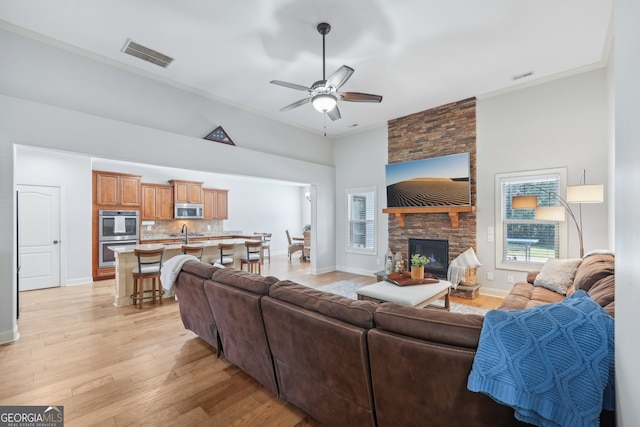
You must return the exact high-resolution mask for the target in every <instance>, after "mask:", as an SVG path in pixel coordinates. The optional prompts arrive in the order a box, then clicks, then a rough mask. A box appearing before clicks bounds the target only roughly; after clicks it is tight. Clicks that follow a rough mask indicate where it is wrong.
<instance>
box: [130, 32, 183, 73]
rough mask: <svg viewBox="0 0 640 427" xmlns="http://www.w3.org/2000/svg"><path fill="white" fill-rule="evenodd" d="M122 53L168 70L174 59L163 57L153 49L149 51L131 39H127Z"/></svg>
mask: <svg viewBox="0 0 640 427" xmlns="http://www.w3.org/2000/svg"><path fill="white" fill-rule="evenodd" d="M122 51H123V52H124V53H127V54H129V55H131V56H135V57H136V58H140V59H142V60H144V61H147V62H151V63H152V64H156V65H159V66H161V67H162V68H167V67H168V66H169V64H171V62H172V61H173V58H170V57H168V56H167V55H163V54H161V53H160V52H156V51H155V50H153V49H149V48H148V47H144V46H142V45H139V44H138V43H136V42H134V41H132V40H131V39H127V42H126V43H125V45H124V48H123V49H122Z"/></svg>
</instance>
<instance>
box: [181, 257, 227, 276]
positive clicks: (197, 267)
mask: <svg viewBox="0 0 640 427" xmlns="http://www.w3.org/2000/svg"><path fill="white" fill-rule="evenodd" d="M216 270H218V267H215V266H213V265H209V264H205V263H203V262H200V261H187V262H185V263H184V264H182V271H186V272H187V273H191V274H193V275H196V276H198V277H200V278H202V279H204V280H207V279H210V278H211V275H212V274H213V273H214V272H215V271H216Z"/></svg>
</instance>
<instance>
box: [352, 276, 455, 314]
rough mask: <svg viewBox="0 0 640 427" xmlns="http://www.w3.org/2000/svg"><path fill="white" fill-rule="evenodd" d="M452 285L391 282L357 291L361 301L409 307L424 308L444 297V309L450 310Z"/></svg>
mask: <svg viewBox="0 0 640 427" xmlns="http://www.w3.org/2000/svg"><path fill="white" fill-rule="evenodd" d="M450 291H451V283H450V282H447V281H446V280H440V282H438V283H429V284H427V285H412V286H398V285H394V284H393V283H389V282H385V281H382V282H376V283H374V284H373V285H368V286H363V287H361V288H360V289H358V290H357V291H356V293H357V294H358V299H359V300H370V301H375V302H379V303H380V302H395V303H396V304H400V305H406V306H408V307H417V308H423V307H426V306H427V305H429V304H431V303H432V302H433V301H435V300H437V299H439V298H441V297H444V308H445V309H446V310H449V307H450V302H449V293H450Z"/></svg>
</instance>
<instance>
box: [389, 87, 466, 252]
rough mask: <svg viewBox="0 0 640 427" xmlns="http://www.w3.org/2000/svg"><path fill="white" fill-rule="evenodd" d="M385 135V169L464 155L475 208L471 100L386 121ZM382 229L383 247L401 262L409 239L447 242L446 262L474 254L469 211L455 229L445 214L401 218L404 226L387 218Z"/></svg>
mask: <svg viewBox="0 0 640 427" xmlns="http://www.w3.org/2000/svg"><path fill="white" fill-rule="evenodd" d="M388 131H389V137H388V150H389V152H388V158H389V160H388V162H389V164H392V163H399V162H408V161H412V160H422V159H426V158H431V157H438V156H446V155H450V154H458V153H469V170H470V175H469V178H470V180H471V206H475V205H476V99H475V98H469V99H464V100H462V101H458V102H452V103H450V104H446V105H442V106H440V107H436V108H432V109H430V110H426V111H422V112H419V113H415V114H411V115H409V116H405V117H400V118H398V119H394V120H391V121H389V123H388ZM388 228H389V248H390V249H391V250H392V251H393V252H394V253H395V252H398V251H399V252H401V253H402V254H403V256H404V257H405V258H406V256H407V249H408V247H407V245H408V241H409V239H410V238H416V239H446V240H448V241H449V262H451V260H453V259H454V258H455V257H457V256H458V255H460V254H461V253H462V252H464V251H465V250H466V249H468V248H470V247H471V248H474V250H475V249H476V213H475V212H467V213H461V214H460V215H459V226H458V228H457V229H454V228H453V227H452V226H451V221H450V219H449V215H448V214H446V213H428V214H426V213H425V214H422V213H420V214H407V215H405V226H404V227H400V226H399V224H398V220H397V219H396V218H395V216H394V215H389V221H388Z"/></svg>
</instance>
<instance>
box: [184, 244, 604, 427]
mask: <svg viewBox="0 0 640 427" xmlns="http://www.w3.org/2000/svg"><path fill="white" fill-rule="evenodd" d="M613 273H614V269H613V256H610V255H597V256H591V257H587V258H585V259H584V260H583V262H582V264H581V265H580V267H579V268H578V272H577V274H576V278H575V282H574V283H575V286H574V287H575V289H585V290H587V292H589V293H590V295H591V297H592V298H593V299H594V300H596V301H597V302H599V303H600V304H601V305H602V306H603V307H605V309H606V310H607V311H609V312H610V313H611V314H613V309H614V302H613V285H614V277H613ZM532 277H534V276H533V275H531V278H532ZM530 281H531V282H533V279H531V280H530ZM535 288H538V287H535ZM545 291H546V290H545ZM570 291H571V290H570ZM175 292H176V294H177V295H178V297H179V304H180V313H181V316H182V319H183V322H184V325H185V327H186V328H187V329H191V330H192V331H194V332H195V333H196V334H198V335H200V336H201V337H202V338H203V339H205V340H206V341H207V342H209V343H210V344H212V345H213V346H214V347H216V348H217V349H218V350H219V351H218V354H220V350H222V354H223V355H224V357H225V359H227V360H228V361H229V362H231V363H233V364H235V365H237V366H238V367H240V368H241V369H243V370H244V371H245V372H247V373H248V374H249V375H251V376H252V377H254V378H255V379H256V380H257V381H258V382H260V383H261V384H263V385H264V386H265V387H266V388H268V389H270V390H271V391H273V392H274V393H276V394H277V395H278V396H279V397H281V398H282V399H284V400H287V401H289V402H291V403H293V404H294V405H296V406H297V407H299V408H301V409H302V410H304V411H305V412H307V413H308V414H309V415H311V416H312V417H314V418H315V419H316V420H318V421H319V422H320V423H322V424H323V425H327V426H424V425H446V426H465V427H467V426H474V427H475V426H517V425H525V424H523V423H520V422H518V421H517V420H516V419H515V418H514V416H513V410H512V409H511V408H509V407H507V406H504V405H500V404H498V403H496V402H495V401H493V400H492V399H491V398H489V397H488V396H486V395H484V394H481V393H473V392H470V391H469V390H467V387H466V384H467V377H468V375H469V373H470V371H471V366H472V364H473V358H474V355H475V352H476V349H477V346H478V341H479V337H480V332H481V329H482V324H483V319H484V318H483V317H482V316H477V315H471V314H467V315H465V314H457V313H449V312H443V311H440V310H429V309H415V308H410V307H403V306H400V305H397V304H393V303H384V304H380V305H377V304H375V303H372V302H369V301H356V300H351V299H348V298H344V297H341V296H337V295H334V294H329V293H325V292H322V291H317V290H315V289H312V288H309V287H306V286H302V285H299V284H296V283H293V282H290V281H278V279H276V278H274V277H262V276H259V275H254V274H250V273H247V272H241V271H239V270H234V269H218V268H216V267H213V266H210V265H206V264H203V263H199V262H196V261H190V262H187V263H185V264H184V266H183V269H182V272H181V273H180V274H179V276H178V278H177V280H176V283H175ZM549 292H551V291H549ZM203 295H204V297H203ZM562 298H564V296H554V295H551V294H547V292H544V291H541V290H540V289H534V287H533V285H532V284H531V283H524V282H523V283H518V284H516V285H515V286H514V290H513V291H512V293H511V294H510V295H509V296H508V297H507V298H505V300H504V302H503V304H502V308H503V309H519V308H525V307H529V306H533V305H537V304H541V303H544V302H550V301H548V300H549V299H551V300H560V299H562ZM203 334H205V335H203ZM212 335H213V336H212ZM601 425H606V426H608V425H615V420H614V416H613V413H610V412H609V413H607V412H603V413H602V416H601Z"/></svg>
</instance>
